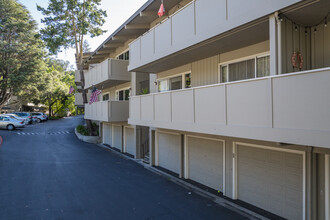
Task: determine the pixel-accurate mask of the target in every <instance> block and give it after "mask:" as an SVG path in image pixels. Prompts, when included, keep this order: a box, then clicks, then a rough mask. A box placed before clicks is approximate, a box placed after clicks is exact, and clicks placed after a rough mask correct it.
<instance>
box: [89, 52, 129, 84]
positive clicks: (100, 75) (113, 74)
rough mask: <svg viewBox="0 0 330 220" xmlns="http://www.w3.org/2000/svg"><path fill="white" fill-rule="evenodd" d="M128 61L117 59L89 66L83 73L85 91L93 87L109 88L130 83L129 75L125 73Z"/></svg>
mask: <svg viewBox="0 0 330 220" xmlns="http://www.w3.org/2000/svg"><path fill="white" fill-rule="evenodd" d="M127 66H128V61H126V60H118V59H110V58H109V59H106V60H104V61H103V62H101V63H99V64H95V65H90V67H89V70H88V71H87V72H86V73H85V89H88V88H91V87H92V86H93V85H95V86H97V85H101V84H102V85H104V87H111V86H115V85H118V84H121V83H123V82H129V81H131V74H130V73H129V72H128V71H127Z"/></svg>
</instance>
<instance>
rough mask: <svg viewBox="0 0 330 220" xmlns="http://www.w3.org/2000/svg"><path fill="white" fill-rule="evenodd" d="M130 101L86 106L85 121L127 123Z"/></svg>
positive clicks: (97, 103)
mask: <svg viewBox="0 0 330 220" xmlns="http://www.w3.org/2000/svg"><path fill="white" fill-rule="evenodd" d="M128 106H129V101H100V102H94V103H92V104H85V119H90V120H95V121H102V122H123V121H127V119H128V115H129V113H128V112H129V111H128Z"/></svg>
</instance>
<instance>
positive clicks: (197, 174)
mask: <svg viewBox="0 0 330 220" xmlns="http://www.w3.org/2000/svg"><path fill="white" fill-rule="evenodd" d="M187 144H188V167H189V168H188V170H189V171H188V172H189V179H192V180H194V181H196V182H199V183H202V184H204V185H206V186H208V187H210V188H213V189H215V190H220V191H221V192H223V161H224V159H223V156H224V154H223V149H224V148H223V147H224V146H223V142H222V141H218V140H211V139H203V138H197V137H189V136H188V137H187Z"/></svg>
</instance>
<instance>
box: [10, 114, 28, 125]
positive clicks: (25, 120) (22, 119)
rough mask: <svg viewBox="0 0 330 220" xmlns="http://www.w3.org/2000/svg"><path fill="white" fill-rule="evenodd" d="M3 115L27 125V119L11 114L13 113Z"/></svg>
mask: <svg viewBox="0 0 330 220" xmlns="http://www.w3.org/2000/svg"><path fill="white" fill-rule="evenodd" d="M5 115H8V116H9V117H11V118H15V119H17V120H20V121H23V122H24V124H26V125H27V124H29V119H28V118H22V117H20V116H18V115H16V114H13V113H11V114H5Z"/></svg>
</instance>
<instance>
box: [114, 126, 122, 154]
mask: <svg viewBox="0 0 330 220" xmlns="http://www.w3.org/2000/svg"><path fill="white" fill-rule="evenodd" d="M112 132H113V134H112V138H113V141H112V143H113V146H112V147H115V148H117V149H119V150H120V151H121V150H122V146H123V132H122V126H121V125H113V126H112Z"/></svg>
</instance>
